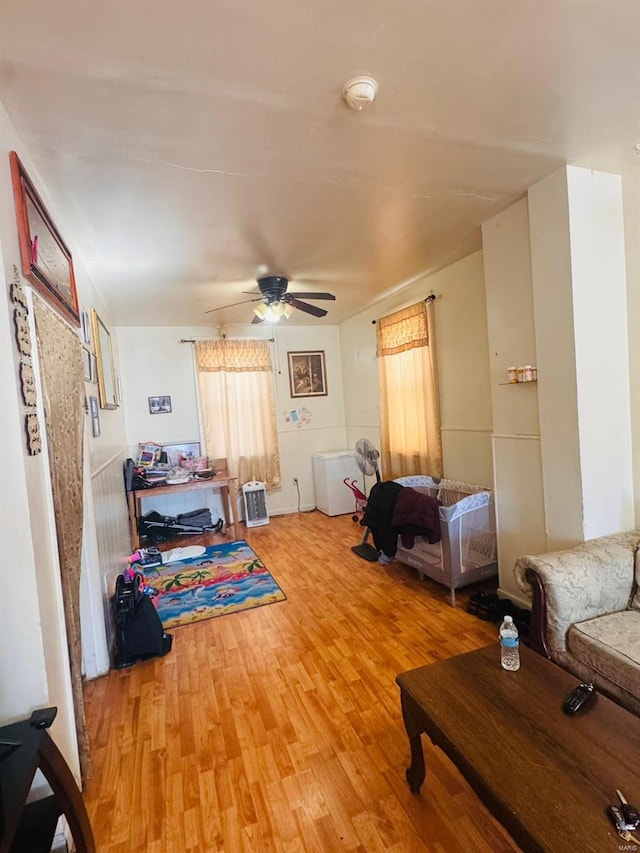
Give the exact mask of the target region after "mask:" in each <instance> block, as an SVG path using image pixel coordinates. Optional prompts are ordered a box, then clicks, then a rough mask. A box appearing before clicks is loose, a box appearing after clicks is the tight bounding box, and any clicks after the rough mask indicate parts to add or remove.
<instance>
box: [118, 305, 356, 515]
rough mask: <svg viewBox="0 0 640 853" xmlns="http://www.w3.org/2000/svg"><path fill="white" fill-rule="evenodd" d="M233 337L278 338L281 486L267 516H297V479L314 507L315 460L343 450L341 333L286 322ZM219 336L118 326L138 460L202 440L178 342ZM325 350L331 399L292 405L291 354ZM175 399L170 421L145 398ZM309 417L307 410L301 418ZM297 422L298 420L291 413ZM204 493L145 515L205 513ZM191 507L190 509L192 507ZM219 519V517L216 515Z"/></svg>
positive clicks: (165, 502)
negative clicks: (144, 449)
mask: <svg viewBox="0 0 640 853" xmlns="http://www.w3.org/2000/svg"><path fill="white" fill-rule="evenodd" d="M225 331H226V333H227V335H228V337H229V338H234V337H252V338H258V337H260V338H270V337H273V338H274V341H273V343H272V347H271V352H272V360H273V366H274V381H275V399H276V416H277V424H278V442H279V447H280V467H281V472H282V487H281V488H280V489H275V490H272V491H270V492H269V493H268V496H267V501H268V506H269V512H270V513H271V514H273V515H275V514H278V513H287V512H295V511H296V510H297V509H298V494H297V491H296V488H295V486H294V484H293V482H292V481H293V477H297V478H298V482H299V487H300V508H301V509H312V508H313V507H314V506H315V490H314V484H313V471H312V464H311V455H312V453H315V452H321V451H327V450H341V449H344V448H345V446H346V445H345V442H346V430H345V415H344V404H343V387H342V366H341V352H340V339H339V333H338V328H337V327H336V326H325V325H323V324H322V322H318V324H317V325H314V326H302V327H301V326H289V327H287V325H286V323H285V322H284V321H283V322H282V325H280V326H278V327H277V328H276V327H275V326H272V325H266V324H265V325H263V326H260V327H259V328H256V327H255V326H227V327H226V330H225ZM216 337H218V330H217V328H216V327H208V326H203V327H195V328H184V327H162V328H145V327H129V326H127V327H121V328H119V329H118V330H117V339H118V349H119V353H120V369H121V375H122V387H123V395H124V404H125V411H126V435H127V444H128V445H129V449H130V452H131V454H135V452H136V450H137V445H138V443H139V442H144V441H153V442H157V443H159V444H169V443H174V442H183V441H189V440H201V439H200V426H199V423H198V410H197V404H196V381H195V372H194V366H193V352H192V346H191V345H190V344H183V343H180V342H179V341H180V340H181V339H183V338H184V339H206V338H216ZM309 350H311V351H315V350H323V351H324V353H325V361H326V369H327V388H328V394H327V396H326V397H304V398H296V399H292V398H291V394H290V391H289V374H288V367H287V352H296V351H309ZM153 395H163V396H164V395H168V396H170V397H171V404H172V411H171V413H170V414H156V415H151V414H150V413H149V407H148V397H149V396H153ZM303 410H304V411H303ZM292 412H295V413H296V415H298V419H297V420H293V419H292V417H291V413H292ZM204 502H205V501H203V494H202V493H201V494H198V495H190V496H189V497H188V498H186V497H185V496H178V495H176V496H175V497H170V498H166V499H163V498H162V497H160V498H153V496H152V495H150V496H149V498H147V499H145V504H144V507H143V511H144V512H148V511H149V510H150V509H158V510H160V511H165V512H167V513H169V514H176V512H184V511H186V510H187V509H194V508H195V506H196V505H198V506H201V505H202V504H203V503H204ZM192 504H193V505H192ZM209 505H210V507H211V509H212V513H214V514H215V513H218V514H221V513H222V505H221V502H220V501H219V499H218V500H214V501H211V502H210V503H209ZM214 518H215V515H214Z"/></svg>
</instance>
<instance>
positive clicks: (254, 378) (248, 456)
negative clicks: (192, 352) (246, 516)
mask: <svg viewBox="0 0 640 853" xmlns="http://www.w3.org/2000/svg"><path fill="white" fill-rule="evenodd" d="M196 365H197V370H198V382H199V388H200V406H201V410H202V419H203V426H204V434H205V444H206V450H207V456H209V457H210V458H211V459H220V458H226V460H227V465H228V469H229V473H230V474H232V475H233V476H237V477H238V482H239V483H241V484H242V483H247V482H249V481H250V480H257V481H259V482H262V483H265V484H266V486H267V488H274V487H276V486H279V485H280V456H279V453H278V431H277V427H276V413H275V401H274V392H273V371H272V368H271V355H270V354H269V345H268V344H267V342H266V341H249V340H247V341H242V340H233V341H229V340H222V341H198V342H197V343H196Z"/></svg>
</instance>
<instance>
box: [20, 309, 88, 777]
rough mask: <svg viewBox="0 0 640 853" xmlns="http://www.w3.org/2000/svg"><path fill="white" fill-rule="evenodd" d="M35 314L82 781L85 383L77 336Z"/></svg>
mask: <svg viewBox="0 0 640 853" xmlns="http://www.w3.org/2000/svg"><path fill="white" fill-rule="evenodd" d="M34 314H35V319H36V330H37V336H38V358H39V362H40V375H41V380H42V393H43V397H44V413H45V421H46V428H47V443H48V446H49V466H50V469H51V487H52V492H53V506H54V512H55V520H56V533H57V536H58V553H59V557H60V573H61V577H62V599H63V602H64V618H65V625H66V629H67V644H68V646H69V661H70V666H71V686H72V691H73V703H74V709H75V721H76V731H77V735H78V750H79V753H80V771H81V773H82V778H83V780H86V779H88V778H89V776H90V763H89V743H88V739H87V731H86V724H85V717H84V697H83V692H82V647H81V638H80V567H81V550H82V521H83V514H82V462H83V455H82V444H83V438H84V414H83V403H84V379H83V369H82V360H81V354H80V350H81V347H80V341H79V340H78V336H77V334H76V333H75V332H74V331H73V330H72V329H71V328H70V327H69V326H68V325H67V324H66V323H65V322H63V321H62V320H61V319H60V318H59V317H58V315H57V314H55V313H54V312H53V311H52V310H51V308H49V306H48V305H46V304H45V303H44V302H43V301H42V300H41V299H38V298H34Z"/></svg>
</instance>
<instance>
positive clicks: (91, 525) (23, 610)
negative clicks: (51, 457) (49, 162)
mask: <svg viewBox="0 0 640 853" xmlns="http://www.w3.org/2000/svg"><path fill="white" fill-rule="evenodd" d="M11 150H15V151H17V153H18V155H19V157H20V159H21V160H22V163H23V165H24V167H25V169H26V170H27V172H28V174H29V176H30V177H31V179H32V181H33V182H34V184H35V185H36V188H37V189H38V192H39V193H40V195H41V196H42V198H43V200H44V202H45V204H46V205H47V208H48V210H49V212H50V214H51V216H52V218H53V219H54V221H55V222H56V225H57V227H58V228H59V230H60V232H61V234H62V235H63V237H64V239H65V242H66V243H67V245H68V246H69V248H70V250H71V253H72V256H73V263H74V272H75V278H76V283H77V288H78V299H79V302H80V307H81V308H83V307H84V308H90V307H92V306H93V307H96V308H97V309H98V311H99V313H100V315H101V317H102V318H103V320H105V322H106V323H107V325H108V324H109V323H110V320H111V317H110V314H109V310H108V307H107V306H106V305H105V303H104V302H103V300H102V299H101V298H100V295H99V294H98V293H97V292H96V291H95V289H94V287H93V285H92V282H91V279H90V276H89V273H88V271H87V269H86V267H85V265H84V264H83V262H82V259H81V258H80V257H79V255H78V254H77V253H76V252H75V251H74V243H73V235H72V234H70V233H69V231H68V229H67V228H66V227H65V222H64V219H62V218H61V217H59V216H58V214H57V211H56V206H55V200H54V199H52V198H50V197H49V196H48V194H47V191H46V187H45V186H44V184H43V182H42V181H41V180H40V178H39V176H38V171H37V164H35V163H33V162H32V161H31V159H30V157H29V152H28V150H27V148H26V147H25V145H24V143H23V142H22V140H21V139H20V138H19V137H18V135H17V133H16V131H15V129H14V128H13V126H12V124H11V122H10V121H9V119H8V117H7V115H6V113H5V112H4V109H3V108H2V107H1V106H0V249H1V254H2V268H1V275H0V277H1V278H2V280H3V285H4V286H3V288H2V291H3V292H2V296H1V298H0V312H1V313H2V317H1V318H0V320H1V323H2V329H5V330H6V331H7V334H5V333H4V332H2V334H1V344H0V346H1V347H2V353H0V363H1V365H2V366H1V369H0V377H1V379H2V383H1V387H2V395H3V397H2V399H3V418H2V424H3V427H2V428H3V430H6V435H5V436H3V437H4V439H5V440H4V441H3V443H2V452H3V454H4V453H5V452H6V453H7V460H5V465H4V466H3V470H5V471H6V474H7V476H8V482H9V483H10V484H11V488H10V489H6V490H5V491H4V493H3V495H2V496H1V497H0V532H1V533H2V534H3V537H2V538H3V542H4V543H5V545H4V547H5V550H6V549H9V554H8V555H7V556H8V559H6V560H5V561H4V562H3V566H4V569H6V571H7V572H8V573H9V574H8V575H7V578H6V579H5V582H4V584H3V586H4V588H5V589H6V590H11V589H13V588H15V589H16V596H14V595H6V596H4V597H3V602H4V605H3V603H2V602H0V623H1V624H2V641H1V642H0V719H2V720H3V721H4V720H9V719H16V718H19V717H21V716H24V715H25V714H28V713H30V711H31V709H32V708H33V707H37V706H43V705H47V704H49V705H56V706H57V707H58V716H57V718H56V721H55V723H54V727H53V735H54V737H55V739H56V742H57V744H58V746H59V747H60V749H61V750H62V752H63V754H64V755H65V758H66V759H67V761H68V762H69V764H70V766H71V768H72V769H73V770H74V772H75V773H76V776H78V772H79V767H78V758H77V743H76V736H75V723H74V715H73V702H72V695H71V684H70V677H69V662H68V651H67V643H66V631H65V625H64V616H63V607H62V592H61V583H60V569H59V561H58V553H57V540H56V533H55V519H54V513H53V502H52V495H51V486H50V476H49V464H48V457H47V452H46V433H45V432H44V418H43V412H42V406H41V405H40V407H39V415H40V426H41V431H42V433H43V439H44V450H43V453H41V454H39V455H37V456H33V457H32V456H28V455H27V453H26V448H25V441H24V432H23V430H24V426H23V406H22V401H21V398H20V395H19V392H18V387H19V386H18V377H17V366H16V364H17V359H16V354H15V352H14V348H13V340H14V335H13V321H12V311H13V308H12V305H11V304H10V303H9V301H8V294H7V291H8V287H9V284H10V282H11V280H12V279H13V277H14V275H17V277H18V280H20V281H21V283H22V285H23V287H24V289H25V290H26V291H27V292H28V293H29V292H30V290H31V288H30V284H29V282H28V280H26V279H24V278H22V274H21V260H20V252H19V246H18V239H17V227H16V217H15V207H14V199H13V191H12V186H11V174H10V168H9V156H8V154H9V151H11ZM31 320H32V321H33V312H31ZM32 340H33V342H34V343H35V334H32ZM114 355H115V358H116V360H117V349H116V350H115V353H114ZM34 369H35V372H36V382H37V383H38V384H39V375H38V364H37V352H36V353H35V354H34ZM86 391H87V394H94V395H96V396H97V393H98V389H97V385H94V384H91V383H87V385H86ZM39 399H40V400H42V394H41V393H40V395H39ZM100 414H101V431H102V434H101V436H100V437H99V438H95V439H94V438H93V437H92V436H91V434H90V432H91V431H90V421H89V418H88V417H85V442H86V451H87V452H86V455H85V462H86V464H85V482H84V489H85V499H86V500H85V508H86V518H85V525H84V541H83V568H82V580H81V620H82V637H83V652H84V663H85V672H86V673H87V674H88V675H96V674H98V673H99V672H104V671H106V670H107V669H108V667H109V657H108V649H107V643H106V633H105V622H104V612H105V597H106V590H105V589H104V586H103V580H102V578H103V573H104V569H105V566H104V565H102V564H101V554H100V552H99V549H98V547H97V544H96V533H99V532H100V529H101V526H102V525H103V522H104V521H105V519H106V520H107V521H108V524H109V526H110V529H113V524H114V519H115V520H118V521H119V523H120V525H121V527H122V525H124V529H125V530H126V529H127V527H126V525H127V515H126V511H125V504H124V499H123V496H122V490H121V488H120V489H119V491H118V492H117V493H116V492H113V493H112V494H111V495H110V499H109V501H108V502H105V503H104V504H103V506H102V507H101V512H100V513H95V511H94V508H93V492H92V474H93V472H94V471H95V470H99V469H100V468H101V467H105V466H108V465H109V464H110V463H111V462H113V460H114V459H117V460H118V464H120V460H121V459H122V457H123V456H124V429H123V418H122V410H121V409H119V410H115V411H113V412H107V411H104V410H101V412H100ZM120 541H122V540H120ZM128 548H129V545H128V543H127V546H126V549H127V550H128ZM14 549H15V551H16V553H15V555H14V554H13V550H14ZM123 557H124V555H123ZM16 566H19V567H20V568H19V575H16V568H15V567H16ZM107 568H108V567H107ZM118 568H120V569H121V564H118ZM0 571H2V570H0ZM18 577H19V582H18V581H17V580H16V579H17V578H18ZM16 584H17V585H16ZM18 599H19V602H20V606H19V607H16V600H18ZM16 619H19V623H20V624H19V625H16V624H15V620H16ZM87 664H89V665H87Z"/></svg>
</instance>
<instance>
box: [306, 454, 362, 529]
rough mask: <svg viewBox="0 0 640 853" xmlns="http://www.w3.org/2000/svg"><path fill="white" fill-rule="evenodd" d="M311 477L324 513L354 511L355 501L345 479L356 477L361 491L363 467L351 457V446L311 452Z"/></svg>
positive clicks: (342, 513)
mask: <svg viewBox="0 0 640 853" xmlns="http://www.w3.org/2000/svg"><path fill="white" fill-rule="evenodd" d="M311 458H312V460H313V480H314V483H315V487H316V507H317V508H318V509H319V510H320V511H321V512H323V513H324V514H325V515H346V513H348V512H349V513H354V512H355V510H356V501H355V497H354V495H353V492H352V491H351V489H350V488H349V487H348V486H346V485H345V483H344V480H345V478H347V479H348V480H349V482H351V481H352V480H355V481H356V485H357V487H358V488H359V489H360V490H361V491H364V487H363V485H364V484H363V479H364V478H363V476H362V471H361V470H360V469H359V468H358V466H357V465H356V462H355V459H354V458H353V450H333V451H331V452H330V453H314V454H313V455H312V457H311Z"/></svg>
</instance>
